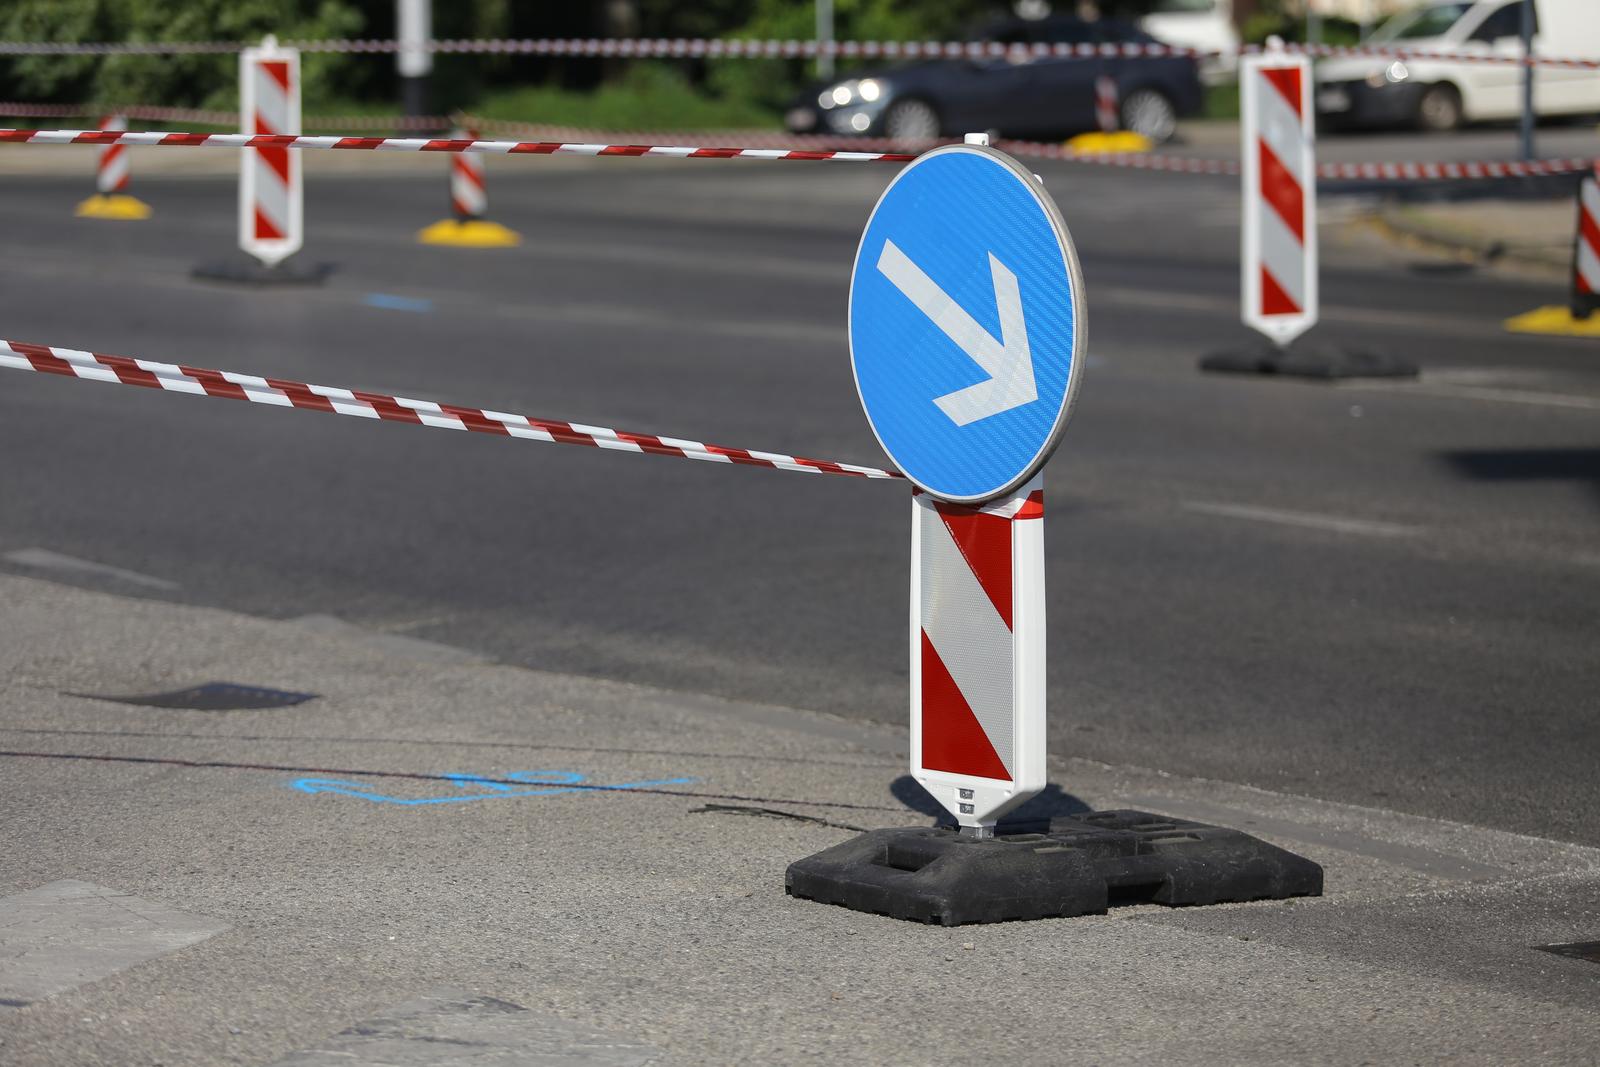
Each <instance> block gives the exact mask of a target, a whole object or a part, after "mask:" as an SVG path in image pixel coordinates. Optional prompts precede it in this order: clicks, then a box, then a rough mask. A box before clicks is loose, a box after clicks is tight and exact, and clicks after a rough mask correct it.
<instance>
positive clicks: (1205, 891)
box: [784, 811, 1322, 926]
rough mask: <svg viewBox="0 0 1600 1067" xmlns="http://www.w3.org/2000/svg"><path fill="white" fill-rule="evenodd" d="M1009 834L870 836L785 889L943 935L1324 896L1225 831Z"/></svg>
mask: <svg viewBox="0 0 1600 1067" xmlns="http://www.w3.org/2000/svg"><path fill="white" fill-rule="evenodd" d="M1005 829H1006V828H1005V827H1002V828H1001V830H1002V832H1001V834H1000V835H999V836H996V837H990V838H982V839H980V838H975V837H964V836H962V835H961V834H959V833H957V832H956V831H954V830H951V829H947V828H945V827H934V826H918V827H907V828H905V829H893V830H871V831H869V832H867V833H864V834H862V835H861V836H860V837H857V838H854V839H852V840H850V841H846V842H844V843H843V844H841V845H835V846H834V847H833V848H830V849H828V850H827V851H825V852H819V853H817V854H816V855H815V856H809V857H807V858H806V859H803V860H799V861H797V862H795V863H792V864H790V865H789V872H788V874H787V875H786V876H785V879H784V881H785V885H786V887H787V889H788V892H789V895H790V896H795V897H805V898H807V899H808V900H816V901H820V902H821V903H824V904H840V905H843V906H844V907H847V908H851V909H853V910H855V911H870V912H876V913H878V914H880V915H888V916H891V917H893V918H896V919H909V920H911V921H913V922H924V923H940V924H942V925H944V926H959V925H960V924H962V923H992V922H1004V921H1006V920H1008V919H1047V918H1053V917H1058V916H1069V915H1089V914H1099V913H1102V912H1104V911H1105V910H1106V909H1107V908H1109V907H1112V906H1114V905H1118V904H1170V905H1185V904H1221V903H1224V902H1228V901H1239V900H1281V899H1283V898H1285V897H1304V896H1320V895H1321V894H1322V868H1321V867H1319V866H1317V865H1316V864H1315V863H1312V862H1311V861H1310V860H1308V859H1305V858H1303V857H1301V856H1296V855H1295V854H1294V853H1292V852H1285V851H1284V850H1283V849H1281V848H1277V847H1276V846H1273V845H1269V844H1267V843H1266V842H1265V841H1260V840H1257V839H1256V838H1254V837H1251V836H1250V835H1249V834H1244V833H1240V832H1239V831H1238V830H1228V829H1225V828H1223V827H1220V826H1207V825H1205V824H1203V823H1197V822H1186V821H1184V820H1182V819H1169V818H1166V817H1165V816H1161V815H1151V814H1148V813H1146V812H1142V811H1097V812H1091V813H1089V814H1086V815H1071V816H1061V817H1057V818H1054V819H1051V820H1050V823H1049V825H1048V826H1040V827H1038V830H1039V831H1040V832H1038V833H1005V832H1004V831H1005Z"/></svg>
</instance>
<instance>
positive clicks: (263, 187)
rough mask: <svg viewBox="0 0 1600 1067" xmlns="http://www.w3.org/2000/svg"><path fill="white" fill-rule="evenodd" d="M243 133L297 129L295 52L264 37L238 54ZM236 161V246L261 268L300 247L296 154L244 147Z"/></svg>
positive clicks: (300, 185)
mask: <svg viewBox="0 0 1600 1067" xmlns="http://www.w3.org/2000/svg"><path fill="white" fill-rule="evenodd" d="M239 86H240V92H239V96H240V101H241V103H240V110H241V112H242V116H241V117H242V120H243V121H242V126H243V127H244V130H243V132H245V133H252V134H259V133H267V134H298V133H299V132H300V53H299V52H298V51H297V50H295V49H293V48H280V47H279V46H278V42H277V38H275V37H271V36H268V37H266V38H264V39H263V40H262V42H261V45H260V46H259V47H257V48H247V49H245V50H244V52H243V54H241V55H240V57H239ZM241 151H242V158H241V159H240V162H239V247H240V248H242V249H244V251H246V252H248V253H249V254H250V255H252V256H254V257H256V258H257V259H259V260H260V261H261V262H262V264H263V265H265V266H267V267H269V268H270V267H275V266H277V265H278V264H279V263H281V262H283V261H284V260H285V259H288V258H289V257H290V256H292V255H294V254H295V253H296V252H298V251H300V248H301V246H302V244H303V243H304V236H305V222H304V203H305V190H304V183H303V180H302V177H301V166H300V153H299V152H298V151H294V150H291V149H288V148H245V149H242V150H241Z"/></svg>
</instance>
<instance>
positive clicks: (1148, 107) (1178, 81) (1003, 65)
mask: <svg viewBox="0 0 1600 1067" xmlns="http://www.w3.org/2000/svg"><path fill="white" fill-rule="evenodd" d="M980 39H982V40H988V41H999V42H1002V43H1004V44H1018V43H1021V44H1034V43H1040V42H1044V43H1050V44H1055V43H1064V44H1095V45H1098V44H1108V43H1116V44H1125V43H1133V44H1156V43H1158V42H1157V41H1156V40H1155V38H1153V37H1151V36H1150V35H1149V34H1147V33H1145V32H1144V31H1142V30H1140V29H1138V28H1137V27H1136V26H1134V25H1132V24H1131V23H1127V22H1122V21H1119V20H1116V19H1095V20H1093V21H1084V20H1082V19H1076V18H1068V17H1051V18H1044V19H1037V20H1032V21H1024V20H1020V19H1018V20H1008V21H1006V22H1003V23H998V24H996V25H993V26H990V27H989V28H988V30H987V31H986V32H985V33H983V34H981V35H980ZM1101 75H1108V76H1110V77H1111V78H1112V79H1114V80H1115V81H1116V84H1117V97H1118V101H1119V106H1120V109H1121V118H1122V127H1123V129H1128V130H1133V131H1135V132H1137V133H1142V134H1144V135H1145V136H1146V137H1149V138H1150V139H1151V140H1153V141H1165V140H1166V139H1168V138H1169V137H1171V136H1172V134H1173V132H1174V131H1175V130H1176V129H1177V125H1178V119H1179V118H1180V117H1182V116H1186V115H1193V114H1196V113H1197V112H1198V111H1199V110H1200V106H1201V89H1200V73H1199V64H1198V63H1197V62H1196V61H1195V60H1193V59H1190V58H1187V57H1182V56H1158V57H1144V56H1129V57H1120V56H1119V57H1103V56H1096V57H1094V58H1090V59H1081V58H1067V59H1056V58H1052V57H1043V58H1028V59H1023V60H1020V61H1019V60H1013V59H1007V58H1001V59H980V60H956V59H938V60H927V61H924V62H919V63H911V64H908V65H905V66H899V67H884V68H881V69H876V70H865V71H858V72H856V73H853V74H852V75H851V76H850V77H848V78H845V79H843V80H839V81H832V82H826V83H819V84H817V85H814V86H812V87H811V88H810V89H809V90H807V91H806V92H805V93H804V94H802V96H801V97H800V98H799V99H797V100H796V101H795V102H794V104H793V106H791V107H790V108H789V111H788V114H787V115H786V116H785V122H786V124H787V125H788V127H789V129H790V131H791V132H794V133H828V134H840V135H851V134H863V135H870V136H877V137H893V138H897V139H906V140H924V139H927V140H931V139H933V138H936V137H941V136H957V135H960V134H963V133H970V132H974V131H983V130H999V131H1000V132H1001V133H1002V134H1004V135H1006V136H1010V137H1026V138H1040V137H1060V136H1064V135H1066V134H1072V133H1079V132H1082V131H1084V130H1092V129H1095V128H1097V127H1096V122H1095V79H1096V78H1098V77H1099V76H1101Z"/></svg>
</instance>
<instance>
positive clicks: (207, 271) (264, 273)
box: [191, 256, 333, 285]
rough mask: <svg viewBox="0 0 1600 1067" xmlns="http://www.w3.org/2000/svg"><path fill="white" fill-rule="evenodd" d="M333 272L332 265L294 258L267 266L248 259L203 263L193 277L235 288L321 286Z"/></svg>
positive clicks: (258, 261) (242, 257)
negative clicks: (237, 286)
mask: <svg viewBox="0 0 1600 1067" xmlns="http://www.w3.org/2000/svg"><path fill="white" fill-rule="evenodd" d="M332 273H333V264H332V263H306V262H303V261H301V260H299V259H298V258H295V257H290V258H289V259H286V260H284V261H283V262H281V263H279V264H277V265H275V266H271V267H267V266H263V265H262V263H261V261H260V260H258V259H255V258H252V257H248V256H240V257H238V258H236V259H228V260H220V261H218V262H215V263H202V264H200V265H199V266H197V267H195V268H194V270H193V271H192V272H191V274H192V276H193V277H195V278H198V279H200V280H201V281H207V282H228V283H230V284H232V285H321V284H322V283H323V282H324V281H326V280H327V277H328V275H330V274H332Z"/></svg>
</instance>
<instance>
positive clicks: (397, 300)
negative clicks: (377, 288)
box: [361, 293, 433, 312]
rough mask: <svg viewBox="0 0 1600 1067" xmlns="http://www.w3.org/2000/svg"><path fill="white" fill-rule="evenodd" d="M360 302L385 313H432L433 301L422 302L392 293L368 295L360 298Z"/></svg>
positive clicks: (415, 298)
mask: <svg viewBox="0 0 1600 1067" xmlns="http://www.w3.org/2000/svg"><path fill="white" fill-rule="evenodd" d="M361 302H362V303H363V304H365V305H367V307H369V308H383V309H384V310H386V311H422V312H427V311H432V310H433V301H432V300H422V299H419V298H417V297H410V296H395V295H394V294H393V293H368V294H367V295H366V296H364V297H362V298H361Z"/></svg>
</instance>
